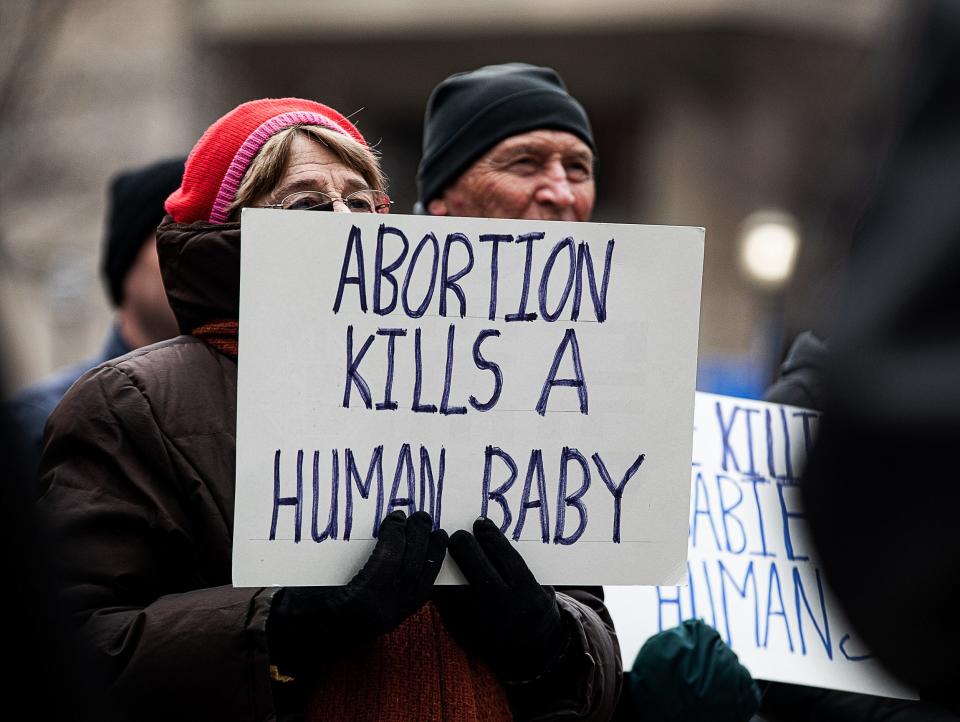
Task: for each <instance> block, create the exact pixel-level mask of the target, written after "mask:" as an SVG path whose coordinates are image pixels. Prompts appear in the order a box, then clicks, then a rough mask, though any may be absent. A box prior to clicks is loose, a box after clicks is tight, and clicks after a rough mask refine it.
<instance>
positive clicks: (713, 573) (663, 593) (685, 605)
mask: <svg viewBox="0 0 960 722" xmlns="http://www.w3.org/2000/svg"><path fill="white" fill-rule="evenodd" d="M694 419H695V432H694V454H693V466H692V468H691V501H690V517H689V554H688V558H687V564H686V572H687V573H686V584H684V585H680V586H659V587H655V588H653V589H648V588H647V589H634V588H611V589H608V590H607V592H608V594H607V599H608V603H609V604H611V605H612V606H611V609H612V612H613V614H614V621H615V622H616V624H617V631H618V636H619V637H620V640H621V645H622V646H623V650H624V658H625V660H630V659H632V658H630V657H629V655H630V654H633V655H635V654H636V652H637V650H638V649H639V647H640V645H641V644H642V643H643V641H645V640H646V639H647V638H648V637H649V636H650V635H652V634H655V633H657V632H660V631H663V630H664V629H668V628H670V627H673V626H675V625H677V624H679V623H680V622H681V621H683V620H684V619H692V618H701V619H703V620H704V621H706V622H707V623H708V624H710V625H711V626H713V627H714V628H715V629H717V631H719V632H720V635H721V636H722V637H723V639H724V640H725V641H726V642H727V644H729V645H730V646H731V647H732V648H733V650H734V651H735V652H736V653H737V655H738V656H739V657H740V661H741V662H743V664H744V665H746V666H747V668H748V669H749V670H750V672H751V674H753V676H754V677H757V678H759V679H767V680H773V681H780V682H789V683H795V684H807V685H814V686H818V687H827V688H831V689H843V690H848V691H853V692H863V693H867V694H882V695H887V696H895V697H911V696H913V695H912V693H911V692H910V691H909V690H906V689H904V688H903V686H902V685H899V684H898V683H896V682H895V681H893V680H892V679H890V678H889V677H888V676H887V675H886V674H884V673H883V671H882V670H881V669H880V668H879V667H878V665H877V664H876V663H875V661H874V660H873V658H872V656H871V655H870V653H869V651H868V650H866V649H864V648H863V646H862V644H860V642H859V640H858V639H857V637H856V635H855V633H854V632H853V630H852V627H851V626H850V625H849V624H848V623H847V621H846V619H844V617H843V615H842V614H841V612H840V610H839V608H838V606H837V604H836V602H835V601H834V599H833V597H832V595H831V593H830V589H829V588H828V586H827V584H826V580H825V579H824V576H823V573H822V572H821V570H820V568H819V565H818V563H817V560H816V558H815V554H814V550H813V548H812V545H811V543H810V538H809V533H808V530H807V526H806V517H805V513H804V509H803V505H802V503H801V502H802V498H801V494H800V488H801V484H802V483H803V480H802V476H803V466H804V463H805V460H806V458H807V456H808V454H809V452H810V449H811V445H812V444H813V441H814V438H815V436H816V432H817V428H818V424H819V423H820V414H819V413H818V412H816V411H811V410H809V409H802V408H796V407H791V406H781V405H776V404H766V403H762V402H756V401H749V400H745V399H735V398H728V397H723V396H714V395H711V394H703V393H698V394H697V405H696V411H695V415H694Z"/></svg>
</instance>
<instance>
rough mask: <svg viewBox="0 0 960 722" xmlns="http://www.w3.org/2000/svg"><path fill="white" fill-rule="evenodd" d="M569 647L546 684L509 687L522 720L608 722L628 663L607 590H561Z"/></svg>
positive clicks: (572, 588) (590, 588)
mask: <svg viewBox="0 0 960 722" xmlns="http://www.w3.org/2000/svg"><path fill="white" fill-rule="evenodd" d="M556 591H557V603H558V604H559V605H560V612H561V614H562V616H563V617H564V620H565V621H566V623H567V624H568V626H569V631H570V643H569V646H568V648H567V650H566V651H565V652H564V654H563V656H562V657H561V658H560V660H559V661H558V662H557V664H556V665H555V666H554V668H553V669H552V670H551V671H550V672H549V673H548V674H546V675H545V676H544V677H543V678H541V679H538V680H534V681H532V682H527V683H524V684H517V685H507V694H508V695H509V697H510V702H511V705H512V707H513V709H514V711H515V713H516V716H517V718H518V719H524V720H590V721H591V722H599V721H600V720H609V719H610V718H611V717H612V716H613V713H614V710H615V708H616V706H617V700H618V699H619V697H620V687H621V685H622V682H623V661H622V659H621V656H620V644H619V642H618V641H617V633H616V631H615V630H614V626H613V619H612V618H611V617H610V613H609V612H608V611H607V608H606V606H605V605H604V603H603V587H557V588H556Z"/></svg>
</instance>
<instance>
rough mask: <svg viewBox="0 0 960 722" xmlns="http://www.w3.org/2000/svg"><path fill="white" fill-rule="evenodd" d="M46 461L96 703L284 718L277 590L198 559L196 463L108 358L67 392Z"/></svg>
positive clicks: (161, 713) (108, 708) (61, 554)
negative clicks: (274, 682)
mask: <svg viewBox="0 0 960 722" xmlns="http://www.w3.org/2000/svg"><path fill="white" fill-rule="evenodd" d="M41 474H42V486H43V494H42V496H41V498H40V500H39V502H38V503H39V514H40V519H41V522H42V523H43V524H44V526H45V530H46V531H47V533H48V535H49V537H48V538H49V541H50V544H51V545H52V547H53V552H54V555H55V558H56V559H57V560H58V567H59V571H60V578H61V584H62V596H63V599H64V601H65V604H66V605H67V611H68V612H69V614H70V615H71V616H72V618H73V619H74V620H75V622H76V624H77V626H78V630H77V631H78V637H79V641H80V644H81V647H82V648H83V653H84V656H85V658H86V665H85V671H84V681H85V684H86V688H87V689H88V690H89V692H90V698H89V700H88V702H89V704H90V705H91V711H90V712H89V716H90V717H91V718H93V719H110V720H112V719H138V720H153V719H166V720H169V719H187V718H189V719H230V720H258V721H259V720H264V719H272V716H273V707H272V699H271V691H270V681H269V673H268V658H267V645H266V637H265V632H264V627H265V621H266V615H267V612H268V610H269V603H270V597H271V595H272V593H271V591H269V590H263V589H235V588H233V587H232V586H231V585H230V583H229V579H222V578H220V579H214V578H211V573H210V572H209V571H206V570H204V569H203V568H202V567H203V565H202V564H199V563H198V562H197V558H198V556H200V555H199V552H198V549H197V545H198V544H199V543H201V541H206V540H205V539H204V540H198V538H197V536H196V534H198V533H199V531H197V532H196V533H195V527H196V528H199V526H200V524H198V521H199V519H197V518H196V517H197V516H200V515H201V512H200V511H199V510H200V509H201V508H203V507H202V505H200V504H199V503H197V499H198V497H199V496H200V494H201V493H202V492H201V491H200V490H199V488H198V487H199V482H198V480H197V478H196V474H195V473H193V472H192V470H191V468H190V465H189V462H188V461H187V460H186V458H185V457H184V456H183V455H182V454H180V453H179V451H178V449H177V447H176V445H175V444H174V443H173V442H172V441H171V440H170V439H169V438H167V437H166V436H165V435H164V433H163V431H162V430H161V428H160V426H159V425H158V423H157V421H156V419H155V417H154V414H153V413H152V408H151V405H150V403H149V399H148V398H147V397H146V395H145V393H144V392H143V390H142V389H141V388H138V386H137V385H136V384H135V383H134V382H133V381H132V380H131V379H130V378H129V377H128V376H127V375H126V374H125V373H124V371H123V370H121V369H119V368H117V367H115V366H104V367H100V368H99V369H96V370H94V371H92V372H90V373H89V374H88V375H87V376H86V377H85V378H84V379H82V380H81V381H80V382H79V383H78V384H76V385H75V386H74V387H73V388H72V389H71V391H70V392H68V394H67V396H66V397H65V398H64V400H63V401H62V403H61V404H60V406H59V407H58V409H57V410H56V411H55V412H54V414H53V416H52V417H51V419H50V425H49V429H48V433H47V443H46V447H45V449H44V454H43V457H42V461H41ZM224 533H225V535H226V536H225V538H229V533H228V532H227V531H225V532H224ZM225 546H226V548H227V551H228V550H229V545H228V544H225ZM225 568H226V570H227V572H226V573H229V568H230V567H229V564H226V565H225Z"/></svg>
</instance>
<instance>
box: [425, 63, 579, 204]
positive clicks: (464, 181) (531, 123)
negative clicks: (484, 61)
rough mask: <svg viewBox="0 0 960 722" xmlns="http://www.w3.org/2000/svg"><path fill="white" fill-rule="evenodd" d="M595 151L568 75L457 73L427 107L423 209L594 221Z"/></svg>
mask: <svg viewBox="0 0 960 722" xmlns="http://www.w3.org/2000/svg"><path fill="white" fill-rule="evenodd" d="M595 157H596V146H595V145H594V142H593V131H592V129H591V127H590V120H589V119H588V118H587V114H586V112H585V111H584V109H583V107H582V106H581V105H580V103H578V102H577V101H576V99H574V98H573V96H571V95H570V94H569V93H568V92H567V88H566V86H565V85H564V83H563V80H561V78H560V76H559V75H557V73H556V72H555V71H554V70H552V69H550V68H542V67H536V66H533V65H527V64H525V63H507V64H504V65H490V66H487V67H483V68H480V69H478V70H473V71H470V72H466V73H457V74H455V75H451V76H450V77H449V78H447V79H446V80H444V81H443V82H442V83H440V84H439V85H438V86H437V87H436V88H435V89H434V91H433V92H432V93H431V95H430V99H429V100H428V101H427V112H426V118H425V120H424V126H423V157H422V159H421V161H420V166H419V168H418V169H417V191H418V196H419V201H418V204H417V210H418V211H419V212H427V213H430V214H431V215H453V216H473V217H488V218H533V219H536V218H540V219H548V220H574V221H586V220H589V218H590V214H591V212H592V211H593V202H594V195H595V188H594V182H593V166H594V160H595Z"/></svg>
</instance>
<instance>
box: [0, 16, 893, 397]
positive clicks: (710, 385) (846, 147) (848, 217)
mask: <svg viewBox="0 0 960 722" xmlns="http://www.w3.org/2000/svg"><path fill="white" fill-rule="evenodd" d="M901 7H902V6H901V4H900V3H899V2H896V1H895V0H800V1H797V0H792V1H786V0H785V1H780V0H767V1H765V2H764V1H761V0H592V2H583V0H527V1H526V2H523V3H516V2H509V1H506V0H486V1H485V2H476V3H463V4H457V3H448V2H440V1H439V0H419V1H414V0H409V1H406V2H403V1H400V0H395V1H391V0H353V1H352V2H344V1H342V0H324V1H320V0H290V1H288V2H277V3H264V2H262V1H260V0H257V1H254V0H73V1H65V0H3V2H2V3H0V150H2V158H3V162H2V166H0V323H2V324H3V327H2V331H3V332H4V334H5V335H6V336H7V337H8V338H9V339H10V340H9V342H8V344H7V347H8V349H9V352H10V353H11V354H12V356H13V357H12V358H11V359H10V361H11V368H10V376H11V381H12V382H13V386H14V388H16V387H18V386H21V385H23V384H25V383H27V382H30V381H32V380H34V379H37V378H39V377H40V376H42V375H44V374H46V373H47V372H49V371H50V370H52V369H54V368H56V367H58V366H61V365H63V364H65V363H67V362H70V361H74V360H77V359H79V358H82V357H84V356H86V355H88V354H89V353H92V352H93V351H95V350H96V349H97V348H98V347H99V345H100V343H101V341H102V338H103V334H104V331H105V328H106V327H107V325H108V324H109V322H110V321H109V319H110V309H109V306H108V303H107V300H106V294H105V293H104V290H103V285H102V282H101V280H100V277H99V266H98V263H99V256H100V244H101V242H102V236H103V219H104V212H105V202H106V186H107V183H108V180H109V178H110V176H111V175H112V174H113V173H114V172H116V171H117V170H119V169H121V168H125V167H129V166H132V165H139V164H145V163H149V162H151V161H153V160H156V159H158V158H162V157H167V156H170V155H176V154H184V155H185V154H186V153H187V152H188V151H189V150H190V147H191V146H192V144H193V142H194V141H196V139H197V138H198V137H199V135H200V133H201V132H202V131H203V130H204V129H205V128H206V126H207V125H209V124H210V123H211V122H212V121H213V120H215V119H216V118H217V117H219V116H220V115H221V114H222V113H224V112H226V111H227V110H229V109H230V108H232V107H233V106H234V105H236V104H238V103H240V102H243V101H245V100H250V99H253V98H257V97H270V96H272V97H278V96H285V95H297V96H302V97H307V98H313V99H316V100H319V101H321V102H324V103H326V104H328V105H331V106H333V107H335V108H337V109H338V110H340V111H342V112H343V113H344V114H348V115H349V114H351V113H356V114H355V115H354V116H353V120H354V121H355V122H356V123H357V124H358V126H359V127H360V129H361V131H362V132H363V133H364V134H365V136H366V137H367V139H368V140H370V141H371V142H377V143H378V147H379V149H380V150H381V151H382V153H383V159H384V166H385V169H386V171H387V173H388V175H389V177H390V180H391V196H392V197H393V198H394V200H395V201H396V205H395V210H396V211H397V212H404V213H405V212H410V209H411V206H412V203H413V201H414V197H415V190H414V185H413V178H414V173H415V170H416V164H417V162H418V160H419V150H420V138H421V135H420V130H421V122H422V117H423V109H424V105H425V101H426V98H427V95H428V94H429V92H430V90H431V89H432V88H433V86H434V85H436V84H437V83H438V82H439V81H440V80H442V79H443V78H444V77H446V76H447V75H449V74H450V73H453V72H457V71H461V70H468V69H472V68H475V67H478V66H480V65H485V64H488V63H497V62H506V61H526V62H530V63H536V64H543V65H549V66H552V67H554V68H555V69H557V70H558V71H559V72H560V74H561V75H562V76H563V78H564V79H565V80H566V82H567V84H568V86H569V88H570V90H571V92H572V93H573V94H574V95H575V96H576V97H577V98H579V99H580V101H581V102H582V103H583V104H584V106H585V107H586V109H587V112H588V114H589V115H590V118H591V120H592V122H593V125H594V132H595V135H596V138H597V141H598V146H599V156H600V162H599V180H598V199H599V202H598V205H597V210H596V213H595V215H594V220H597V221H610V222H623V223H652V224H677V225H694V226H704V227H705V228H706V258H705V267H704V275H703V301H702V311H701V326H700V356H699V373H698V387H699V388H700V389H701V390H705V391H714V392H718V393H729V394H733V395H742V396H757V395H759V394H760V393H761V392H762V389H763V387H764V386H765V385H766V384H767V383H768V382H769V380H770V378H771V375H772V374H773V373H774V371H775V368H776V365H777V364H778V363H779V361H780V360H781V357H782V354H783V352H784V350H785V345H786V344H788V343H789V341H790V339H791V338H792V337H793V335H794V334H795V333H796V332H798V331H801V330H804V329H807V328H815V329H817V330H818V331H820V333H821V334H827V333H829V319H830V317H831V314H832V312H833V310H834V309H835V304H836V296H835V294H836V284H837V280H838V277H839V274H840V273H842V270H843V265H844V261H845V258H846V254H847V250H848V245H849V244H848V237H849V232H850V229H851V228H852V226H853V223H854V222H855V220H856V215H857V212H858V210H859V207H860V203H861V202H862V199H863V195H864V193H865V190H866V189H867V188H868V181H869V178H870V174H871V171H872V170H873V169H874V166H875V164H876V160H877V156H878V151H879V149H880V148H882V143H883V138H884V132H885V129H886V128H887V126H888V118H887V117H886V115H885V114H884V112H883V110H884V108H885V105H884V103H883V102H882V99H883V98H884V96H885V91H886V88H885V87H884V85H885V83H886V80H887V77H886V76H885V75H884V74H883V72H882V68H883V67H884V63H885V62H887V60H886V57H887V55H888V53H887V51H888V50H889V49H890V48H891V47H892V46H893V45H895V44H896V40H897V36H898V24H899V17H900V10H901ZM751 229H752V230H753V231H755V232H754V233H753V234H752V235H751V234H750V233H748V231H750V230H751ZM758 229H759V232H756V231H758ZM745 248H749V249H751V253H752V255H751V258H753V259H754V261H753V263H752V264H745V262H744V249H745ZM792 252H795V260H794V261H793V262H791V253H792ZM751 269H752V270H751Z"/></svg>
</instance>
